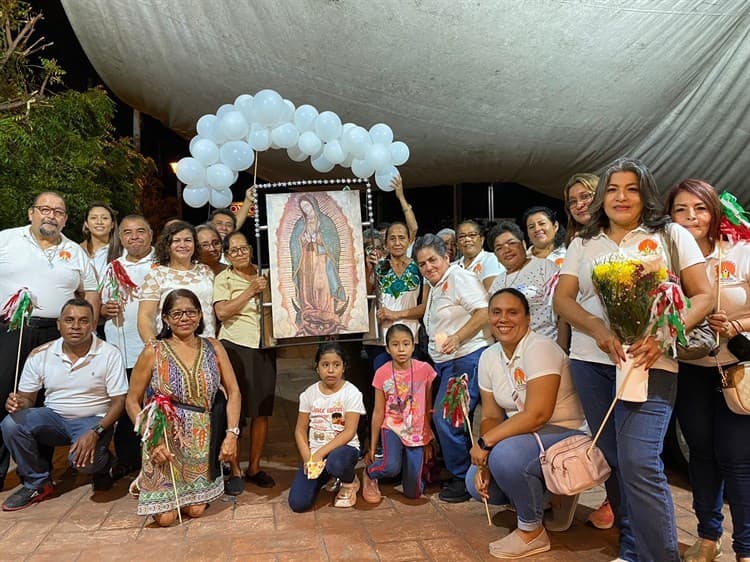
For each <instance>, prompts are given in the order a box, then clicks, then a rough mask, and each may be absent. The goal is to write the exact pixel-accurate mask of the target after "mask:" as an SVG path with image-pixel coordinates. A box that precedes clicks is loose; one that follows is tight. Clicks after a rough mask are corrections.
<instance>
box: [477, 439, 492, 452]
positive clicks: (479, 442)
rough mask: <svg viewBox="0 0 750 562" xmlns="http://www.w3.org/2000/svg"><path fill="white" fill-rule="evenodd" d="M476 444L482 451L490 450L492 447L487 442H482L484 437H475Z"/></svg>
mask: <svg viewBox="0 0 750 562" xmlns="http://www.w3.org/2000/svg"><path fill="white" fill-rule="evenodd" d="M477 445H479V448H480V449H482V450H483V451H491V450H492V447H491V446H490V445H487V443H485V442H484V437H480V438H479V439H477Z"/></svg>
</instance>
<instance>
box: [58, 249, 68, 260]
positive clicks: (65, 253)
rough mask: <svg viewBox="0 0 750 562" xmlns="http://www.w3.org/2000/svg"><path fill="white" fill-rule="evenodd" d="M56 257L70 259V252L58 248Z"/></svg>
mask: <svg viewBox="0 0 750 562" xmlns="http://www.w3.org/2000/svg"><path fill="white" fill-rule="evenodd" d="M57 257H58V258H60V259H61V260H63V261H70V257H71V256H70V252H69V251H68V250H60V251H59V252H58V253H57Z"/></svg>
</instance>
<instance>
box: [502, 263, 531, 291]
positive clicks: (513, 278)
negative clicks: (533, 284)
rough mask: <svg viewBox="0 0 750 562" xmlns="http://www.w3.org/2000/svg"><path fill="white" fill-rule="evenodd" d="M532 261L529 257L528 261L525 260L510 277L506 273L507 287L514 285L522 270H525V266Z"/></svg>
mask: <svg viewBox="0 0 750 562" xmlns="http://www.w3.org/2000/svg"><path fill="white" fill-rule="evenodd" d="M530 261H531V260H530V259H528V258H527V259H526V261H525V262H523V265H522V266H521V267H520V268H518V269H517V270H516V271H514V272H513V274H514V275H513V277H510V276H509V275H507V274H506V275H505V286H506V287H514V285H513V283H515V282H516V280H517V279H518V276H519V275H521V272H522V271H523V268H524V267H526V266H527V265H528V264H529V262H530Z"/></svg>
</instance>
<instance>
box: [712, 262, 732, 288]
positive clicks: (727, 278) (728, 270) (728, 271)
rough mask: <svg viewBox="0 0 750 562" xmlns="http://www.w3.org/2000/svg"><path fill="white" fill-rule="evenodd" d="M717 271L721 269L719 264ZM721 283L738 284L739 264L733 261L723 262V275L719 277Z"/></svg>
mask: <svg viewBox="0 0 750 562" xmlns="http://www.w3.org/2000/svg"><path fill="white" fill-rule="evenodd" d="M715 267H716V269H718V268H719V264H718V263H717V264H716V266H715ZM719 279H720V280H721V281H720V282H721V283H735V282H737V264H735V263H734V262H733V261H722V262H721V275H720V276H719Z"/></svg>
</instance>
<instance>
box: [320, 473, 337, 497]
mask: <svg viewBox="0 0 750 562" xmlns="http://www.w3.org/2000/svg"><path fill="white" fill-rule="evenodd" d="M323 489H324V490H325V491H326V492H332V493H334V494H335V493H336V492H338V491H339V489H341V479H340V478H336V477H335V476H331V478H329V480H328V482H326V485H325V486H323Z"/></svg>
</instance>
